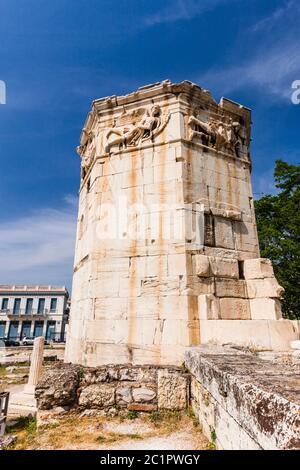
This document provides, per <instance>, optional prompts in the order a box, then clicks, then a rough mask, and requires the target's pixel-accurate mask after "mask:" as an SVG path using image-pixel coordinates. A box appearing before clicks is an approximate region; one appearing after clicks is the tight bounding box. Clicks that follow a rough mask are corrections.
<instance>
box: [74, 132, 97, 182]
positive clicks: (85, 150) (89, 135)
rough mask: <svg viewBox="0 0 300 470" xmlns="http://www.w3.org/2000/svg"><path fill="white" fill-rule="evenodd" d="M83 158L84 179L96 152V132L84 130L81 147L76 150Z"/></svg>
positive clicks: (82, 176) (82, 175)
mask: <svg viewBox="0 0 300 470" xmlns="http://www.w3.org/2000/svg"><path fill="white" fill-rule="evenodd" d="M76 151H77V153H78V155H79V156H80V158H81V178H82V179H84V177H85V175H86V173H87V171H88V170H89V168H90V166H91V165H92V162H93V158H94V156H95V152H96V143H95V135H94V132H92V131H90V132H87V131H86V130H85V129H83V132H82V137H81V141H80V145H79V146H78V147H77V149H76Z"/></svg>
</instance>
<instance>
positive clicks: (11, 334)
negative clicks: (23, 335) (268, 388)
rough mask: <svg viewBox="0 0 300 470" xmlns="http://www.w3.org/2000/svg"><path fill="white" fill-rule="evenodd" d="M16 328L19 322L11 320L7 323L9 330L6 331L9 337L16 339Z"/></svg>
mask: <svg viewBox="0 0 300 470" xmlns="http://www.w3.org/2000/svg"><path fill="white" fill-rule="evenodd" d="M18 329H19V322H18V321H11V322H10V324H9V331H8V337H9V339H18Z"/></svg>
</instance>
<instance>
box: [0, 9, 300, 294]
mask: <svg viewBox="0 0 300 470" xmlns="http://www.w3.org/2000/svg"><path fill="white" fill-rule="evenodd" d="M299 30H300V2H299V1H298V0H286V1H283V0H282V1H276V0H272V1H269V0H151V1H149V0H148V1H145V0H51V1H49V0H26V1H25V0H0V80H4V81H5V82H6V86H7V104H6V105H0V154H1V170H0V172H1V173H0V176H1V184H0V283H7V282H17V283H21V282H24V283H26V282H28V283H32V282H36V283H42V282H47V283H48V282H49V283H55V284H66V285H67V286H68V287H70V285H71V277H72V262H73V260H72V258H73V251H74V236H75V219H76V210H77V207H76V204H77V200H76V197H77V190H78V184H79V158H78V156H77V155H76V153H75V151H74V149H75V147H76V146H77V145H78V138H79V134H80V131H81V128H82V125H83V123H84V120H85V117H86V114H87V112H88V111H89V108H90V105H91V101H92V100H93V99H95V98H99V97H102V96H107V95H110V94H122V93H127V92H130V91H133V90H134V89H135V88H137V87H138V86H142V85H144V84H147V83H153V82H156V81H159V80H163V79H166V78H169V79H171V80H173V81H180V80H184V79H187V80H191V81H193V82H195V83H198V84H199V85H200V86H203V87H205V88H207V89H209V90H211V92H212V94H213V96H214V97H215V98H216V99H219V98H220V97H221V96H222V95H223V96H226V97H228V98H230V99H233V100H235V101H237V102H240V103H242V104H244V105H245V106H248V107H250V108H251V109H252V110H253V132H252V139H253V140H252V160H253V184H254V192H255V193H256V194H257V196H258V195H259V194H260V193H262V192H264V193H269V192H272V191H274V187H273V178H272V171H273V166H274V160H275V159H276V158H283V159H285V160H287V161H289V162H291V163H296V162H298V161H299V150H298V145H299V116H300V105H298V106H296V105H293V104H292V102H291V99H290V97H291V93H292V90H291V84H292V82H293V81H294V80H300V35H299Z"/></svg>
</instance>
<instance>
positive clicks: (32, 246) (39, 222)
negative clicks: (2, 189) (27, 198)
mask: <svg viewBox="0 0 300 470" xmlns="http://www.w3.org/2000/svg"><path fill="white" fill-rule="evenodd" d="M68 198H69V201H68V204H66V205H65V206H64V207H63V208H62V209H60V210H57V209H44V210H40V211H38V212H33V213H31V214H29V215H26V216H24V217H20V218H18V219H16V220H12V221H8V222H6V221H5V220H2V223H1V225H0V260H1V264H0V282H1V283H14V282H16V283H20V282H22V283H45V282H46V283H49V284H50V283H52V284H68V285H70V282H71V277H72V264H73V256H74V245H75V234H76V210H75V205H74V201H75V199H73V200H72V201H71V198H70V196H68ZM70 202H71V203H70Z"/></svg>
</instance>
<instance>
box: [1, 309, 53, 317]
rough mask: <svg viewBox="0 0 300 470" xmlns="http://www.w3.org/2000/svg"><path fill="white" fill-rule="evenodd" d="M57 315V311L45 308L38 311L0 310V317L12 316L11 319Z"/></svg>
mask: <svg viewBox="0 0 300 470" xmlns="http://www.w3.org/2000/svg"><path fill="white" fill-rule="evenodd" d="M56 313H57V310H50V309H48V308H45V309H44V310H38V309H33V308H32V309H30V310H26V309H25V308H24V309H18V310H14V309H1V310H0V315H7V316H12V317H30V316H35V317H45V316H47V315H55V314H56Z"/></svg>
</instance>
